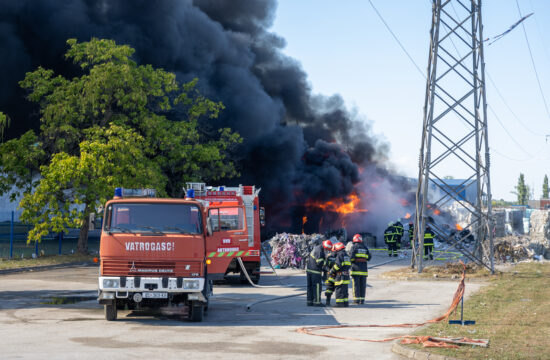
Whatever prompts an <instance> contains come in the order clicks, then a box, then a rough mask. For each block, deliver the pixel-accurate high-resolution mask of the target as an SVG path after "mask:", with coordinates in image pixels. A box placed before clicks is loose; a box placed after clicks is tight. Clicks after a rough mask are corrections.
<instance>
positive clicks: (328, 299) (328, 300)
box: [325, 295, 331, 306]
mask: <svg viewBox="0 0 550 360" xmlns="http://www.w3.org/2000/svg"><path fill="white" fill-rule="evenodd" d="M330 297H331V295H327V301H326V302H325V305H326V306H331V305H330Z"/></svg>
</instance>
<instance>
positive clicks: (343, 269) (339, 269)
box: [330, 250, 351, 286]
mask: <svg viewBox="0 0 550 360" xmlns="http://www.w3.org/2000/svg"><path fill="white" fill-rule="evenodd" d="M350 267H351V261H350V257H349V255H348V253H347V252H346V250H340V251H338V252H337V253H336V259H335V260H334V265H333V266H332V270H331V274H330V275H331V276H330V277H331V278H332V279H334V285H336V286H338V285H342V284H349V269H350Z"/></svg>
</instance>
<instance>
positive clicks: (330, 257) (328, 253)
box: [323, 237, 336, 306]
mask: <svg viewBox="0 0 550 360" xmlns="http://www.w3.org/2000/svg"><path fill="white" fill-rule="evenodd" d="M332 240H334V242H336V238H335V237H332V238H331V239H330V240H325V241H323V248H324V250H325V265H324V266H323V279H324V280H325V285H326V289H325V297H326V302H325V305H326V306H330V298H331V297H332V294H333V293H334V279H331V278H330V276H329V272H330V270H331V269H332V267H333V266H334V261H335V260H336V253H334V252H332V248H333V246H334V243H333V241H332Z"/></svg>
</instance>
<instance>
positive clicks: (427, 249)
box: [424, 225, 435, 260]
mask: <svg viewBox="0 0 550 360" xmlns="http://www.w3.org/2000/svg"><path fill="white" fill-rule="evenodd" d="M434 238H435V234H434V232H433V231H432V228H431V227H430V225H426V231H424V260H428V258H429V259H430V260H433V259H434V256H433V254H432V253H433V250H434Z"/></svg>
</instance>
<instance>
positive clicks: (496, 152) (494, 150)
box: [491, 146, 531, 162]
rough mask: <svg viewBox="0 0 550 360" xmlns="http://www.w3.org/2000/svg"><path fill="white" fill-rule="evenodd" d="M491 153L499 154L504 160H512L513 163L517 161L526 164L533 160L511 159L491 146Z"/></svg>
mask: <svg viewBox="0 0 550 360" xmlns="http://www.w3.org/2000/svg"><path fill="white" fill-rule="evenodd" d="M491 152H493V153H495V154H497V155H500V156H502V157H503V158H505V159H507V160H511V161H517V162H525V161H529V160H531V158H527V159H514V158H511V157H509V156H508V155H504V154H503V153H501V152H500V151H498V150H497V149H495V148H494V147H492V146H491Z"/></svg>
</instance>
